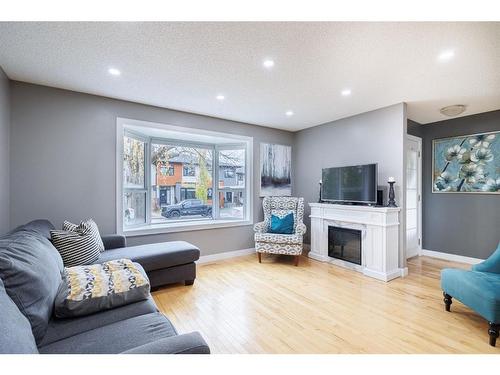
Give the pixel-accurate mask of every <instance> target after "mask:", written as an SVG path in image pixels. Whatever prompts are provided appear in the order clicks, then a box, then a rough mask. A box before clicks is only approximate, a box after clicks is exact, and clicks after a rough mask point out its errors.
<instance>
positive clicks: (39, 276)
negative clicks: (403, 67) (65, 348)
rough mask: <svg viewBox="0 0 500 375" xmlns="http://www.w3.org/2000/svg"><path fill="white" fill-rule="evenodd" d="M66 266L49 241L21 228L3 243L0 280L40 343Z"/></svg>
mask: <svg viewBox="0 0 500 375" xmlns="http://www.w3.org/2000/svg"><path fill="white" fill-rule="evenodd" d="M62 270H63V264H62V260H61V257H60V256H59V253H58V252H57V250H56V249H55V248H54V247H53V246H52V244H51V243H50V241H49V240H48V239H47V238H45V237H44V236H43V235H42V234H40V233H39V232H37V231H33V230H27V229H26V228H24V229H23V228H21V229H19V230H17V231H14V232H12V233H10V234H9V235H8V236H5V237H3V238H2V239H0V278H1V279H2V280H3V283H4V285H5V289H6V291H7V294H8V295H9V297H10V298H11V299H12V300H13V301H14V303H15V304H16V305H17V307H18V308H19V310H21V312H22V313H23V314H24V316H26V318H28V321H29V322H30V324H31V329H32V331H33V335H34V336H35V339H36V341H37V342H39V341H40V340H41V339H42V337H43V335H44V334H45V331H46V329H47V324H48V321H49V318H50V316H51V315H52V310H53V305H54V299H55V296H56V294H57V290H58V288H59V285H60V283H61V280H62V279H61V272H62Z"/></svg>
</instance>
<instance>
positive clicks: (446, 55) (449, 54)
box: [438, 49, 455, 62]
mask: <svg viewBox="0 0 500 375" xmlns="http://www.w3.org/2000/svg"><path fill="white" fill-rule="evenodd" d="M454 56H455V51H453V50H452V49H449V50H446V51H443V52H441V53H440V54H439V56H438V60H439V61H442V62H445V61H450V60H451V59H452V58H453V57H454Z"/></svg>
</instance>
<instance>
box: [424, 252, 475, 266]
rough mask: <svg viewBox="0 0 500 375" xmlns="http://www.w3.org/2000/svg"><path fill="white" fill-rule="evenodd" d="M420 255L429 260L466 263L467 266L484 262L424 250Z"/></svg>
mask: <svg viewBox="0 0 500 375" xmlns="http://www.w3.org/2000/svg"><path fill="white" fill-rule="evenodd" d="M420 255H421V256H422V255H423V256H427V257H431V258H438V259H444V260H449V261H452V262H459V263H467V264H478V263H481V262H482V261H483V260H484V259H479V258H471V257H466V256H463V255H456V254H448V253H442V252H439V251H433V250H424V249H422V252H421V253H420Z"/></svg>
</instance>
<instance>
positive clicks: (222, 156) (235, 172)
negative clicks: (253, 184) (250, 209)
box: [218, 148, 245, 219]
mask: <svg viewBox="0 0 500 375" xmlns="http://www.w3.org/2000/svg"><path fill="white" fill-rule="evenodd" d="M218 156H219V181H218V189H219V195H218V196H219V217H220V218H221V219H243V218H244V212H243V208H244V204H245V149H244V148H241V149H234V150H220V151H219V152H218Z"/></svg>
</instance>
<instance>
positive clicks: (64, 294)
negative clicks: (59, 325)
mask: <svg viewBox="0 0 500 375" xmlns="http://www.w3.org/2000/svg"><path fill="white" fill-rule="evenodd" d="M149 289H150V287H149V279H148V277H147V276H146V273H145V271H144V269H143V268H142V267H141V266H140V265H139V264H138V263H133V262H132V261H131V260H130V259H118V260H112V261H109V262H104V263H102V264H92V265H88V266H78V267H69V268H65V270H64V276H63V282H62V283H61V286H60V287H59V291H58V293H57V296H56V300H55V306H54V312H55V315H56V317H58V318H70V317H76V316H82V315H88V314H93V313H96V312H98V311H102V310H108V309H112V308H115V307H118V306H123V305H127V304H129V303H133V302H137V301H141V300H145V299H147V298H148V297H149Z"/></svg>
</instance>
